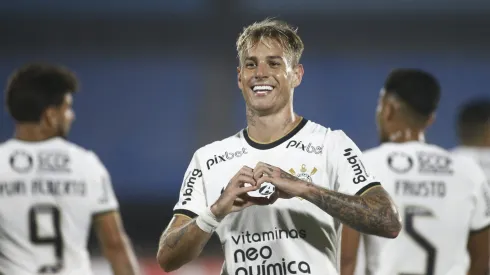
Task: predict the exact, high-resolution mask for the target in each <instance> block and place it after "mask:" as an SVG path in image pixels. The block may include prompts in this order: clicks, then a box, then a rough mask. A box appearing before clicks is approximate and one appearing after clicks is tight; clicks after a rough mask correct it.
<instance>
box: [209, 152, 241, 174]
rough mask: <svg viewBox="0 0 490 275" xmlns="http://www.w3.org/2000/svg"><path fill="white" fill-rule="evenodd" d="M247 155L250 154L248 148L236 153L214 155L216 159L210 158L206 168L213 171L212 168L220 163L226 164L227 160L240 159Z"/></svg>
mask: <svg viewBox="0 0 490 275" xmlns="http://www.w3.org/2000/svg"><path fill="white" fill-rule="evenodd" d="M245 154H248V152H247V148H245V147H243V148H242V150H240V151H236V152H234V153H233V152H231V153H230V152H228V151H227V152H225V153H224V154H222V155H214V158H210V159H208V160H207V161H206V166H207V167H208V170H211V166H213V165H215V164H218V163H221V162H225V161H227V160H232V159H234V158H239V157H241V156H243V155H245Z"/></svg>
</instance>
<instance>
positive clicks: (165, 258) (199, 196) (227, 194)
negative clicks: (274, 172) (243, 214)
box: [157, 154, 258, 272]
mask: <svg viewBox="0 0 490 275" xmlns="http://www.w3.org/2000/svg"><path fill="white" fill-rule="evenodd" d="M196 155H197V154H195V155H194V158H193V161H192V162H191V164H190V165H189V167H188V169H187V172H186V176H185V177H184V181H183V183H182V188H181V194H180V199H179V202H178V203H177V205H176V206H175V208H174V217H173V219H172V220H171V221H170V224H169V225H168V226H167V229H165V231H164V232H163V233H162V236H161V238H160V241H159V246H158V253H157V261H158V263H159V265H160V267H161V268H162V269H163V270H165V271H166V272H171V271H174V270H176V269H178V268H180V267H181V266H183V265H184V264H186V263H188V262H190V261H192V260H193V259H195V258H197V257H198V256H199V254H200V253H201V251H202V249H203V248H204V246H205V245H206V243H207V242H208V240H209V238H210V237H211V234H212V233H213V232H214V231H215V229H216V228H217V227H218V225H219V223H220V221H221V220H222V219H223V218H224V217H225V216H226V215H227V214H228V213H230V212H234V211H239V210H241V209H243V208H245V207H248V206H250V205H252V204H254V203H253V202H251V201H248V200H247V199H245V197H243V196H244V195H246V192H249V191H252V190H256V189H258V188H257V187H256V186H250V187H244V183H246V182H248V183H253V182H254V181H255V180H254V179H253V173H252V169H251V168H248V167H243V168H242V169H241V170H240V171H238V173H237V174H236V175H235V176H234V177H233V178H232V179H231V180H230V182H229V183H228V185H227V186H226V188H225V189H224V191H223V193H222V194H221V196H220V197H219V198H218V200H217V201H216V202H214V203H213V204H212V205H211V206H209V204H208V202H207V201H206V196H205V194H204V180H203V173H202V171H201V169H200V166H199V161H198V159H197V156H196Z"/></svg>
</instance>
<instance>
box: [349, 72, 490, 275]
mask: <svg viewBox="0 0 490 275" xmlns="http://www.w3.org/2000/svg"><path fill="white" fill-rule="evenodd" d="M439 98H440V88H439V83H438V81H437V80H436V79H435V78H434V77H433V76H432V75H430V74H428V73H426V72H423V71H420V70H415V69H398V70H395V71H393V72H392V73H391V74H390V75H389V76H388V78H387V80H386V82H385V85H384V88H383V89H382V91H381V94H380V99H379V103H378V107H377V112H376V118H377V124H378V129H379V135H380V139H381V142H382V144H381V145H380V146H379V147H376V148H374V149H371V150H368V151H367V152H365V154H364V156H365V157H366V160H367V161H370V162H368V163H375V164H376V166H375V167H374V168H376V169H374V170H375V171H376V173H377V175H378V176H379V177H380V179H381V181H382V182H383V183H384V186H385V188H386V190H387V191H388V192H389V193H390V194H391V196H392V197H393V199H394V200H395V203H396V204H397V205H398V207H399V208H400V212H401V214H402V220H403V221H404V226H403V228H404V229H403V230H402V232H401V233H400V235H399V236H398V238H397V239H396V240H388V239H384V238H378V237H374V236H367V235H362V239H363V240H364V249H365V250H366V251H365V255H366V256H365V257H366V258H365V259H364V260H365V263H366V267H367V271H366V273H365V274H376V275H393V274H426V275H435V274H438V275H439V274H440V275H442V274H446V275H447V274H461V275H463V274H471V275H476V274H479V275H483V274H488V273H487V272H488V259H489V246H488V241H489V239H488V233H489V229H488V228H489V227H488V226H489V225H490V205H489V203H490V197H489V195H490V190H489V187H488V185H487V184H486V183H485V175H484V173H483V171H482V170H481V168H480V167H478V165H477V164H476V163H475V162H474V161H473V160H471V159H470V158H465V157H460V156H455V155H454V154H451V153H450V152H448V151H446V150H444V149H442V148H440V147H438V146H436V145H431V144H427V143H425V141H424V132H425V130H426V129H427V127H429V126H430V124H431V123H432V122H433V120H434V113H435V111H436V109H437V106H438V103H439ZM359 237H360V236H359V232H357V231H355V230H353V229H350V228H347V227H344V232H343V235H342V240H343V241H342V261H341V262H342V275H350V274H353V273H352V272H353V270H354V267H353V265H354V264H355V261H353V259H355V257H356V254H357V245H358V243H359ZM344 240H345V241H344ZM468 252H469V257H468ZM468 271H469V273H468Z"/></svg>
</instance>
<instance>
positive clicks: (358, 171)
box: [344, 148, 367, 184]
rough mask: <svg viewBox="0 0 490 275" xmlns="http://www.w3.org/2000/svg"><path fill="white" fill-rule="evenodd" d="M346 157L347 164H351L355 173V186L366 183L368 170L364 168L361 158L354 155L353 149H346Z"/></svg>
mask: <svg viewBox="0 0 490 275" xmlns="http://www.w3.org/2000/svg"><path fill="white" fill-rule="evenodd" d="M344 157H345V158H346V159H347V162H348V163H349V164H350V166H351V168H352V171H353V172H354V177H353V178H352V182H353V183H354V184H358V183H361V182H365V181H366V180H367V173H366V168H364V165H363V164H362V162H361V160H360V159H359V157H358V156H357V155H354V154H353V153H352V148H347V149H344Z"/></svg>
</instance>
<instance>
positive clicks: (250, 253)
mask: <svg viewBox="0 0 490 275" xmlns="http://www.w3.org/2000/svg"><path fill="white" fill-rule="evenodd" d="M246 254H247V255H246V257H247V259H248V260H250V261H255V260H257V258H258V257H259V254H258V253H257V249H255V248H253V247H251V248H249V249H247V252H246Z"/></svg>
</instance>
